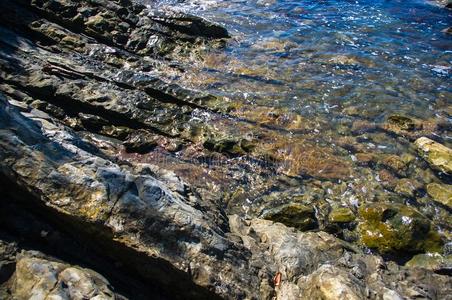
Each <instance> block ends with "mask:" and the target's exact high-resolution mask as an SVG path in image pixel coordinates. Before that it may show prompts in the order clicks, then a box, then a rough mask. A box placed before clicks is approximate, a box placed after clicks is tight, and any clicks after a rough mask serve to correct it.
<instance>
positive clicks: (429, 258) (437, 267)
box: [406, 253, 452, 273]
mask: <svg viewBox="0 0 452 300" xmlns="http://www.w3.org/2000/svg"><path fill="white" fill-rule="evenodd" d="M406 266H407V267H410V268H423V269H427V270H431V271H434V272H442V273H450V272H451V271H452V256H451V255H446V256H443V255H441V254H439V253H425V254H418V255H415V256H414V257H413V258H412V259H410V260H409V261H408V262H407V263H406Z"/></svg>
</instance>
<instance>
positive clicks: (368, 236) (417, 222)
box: [358, 203, 442, 253]
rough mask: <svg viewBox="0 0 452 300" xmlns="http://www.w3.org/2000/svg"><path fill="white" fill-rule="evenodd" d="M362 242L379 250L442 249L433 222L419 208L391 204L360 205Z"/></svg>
mask: <svg viewBox="0 0 452 300" xmlns="http://www.w3.org/2000/svg"><path fill="white" fill-rule="evenodd" d="M359 215H360V218H361V220H360V223H359V226H358V232H359V235H360V242H361V243H362V244H363V245H365V246H366V247H369V248H372V249H377V250H378V251H379V252H380V253H396V252H398V251H404V252H408V253H416V252H425V251H432V252H439V251H440V250H441V246H442V241H441V238H440V236H439V235H438V234H437V233H436V232H435V231H434V230H432V228H431V224H430V221H429V220H428V219H427V218H426V217H424V216H423V215H422V214H421V213H420V212H418V211H417V210H416V209H414V208H412V207H409V206H406V205H402V204H389V203H375V204H371V205H366V206H363V207H361V208H360V210H359Z"/></svg>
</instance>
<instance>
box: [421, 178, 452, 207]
mask: <svg viewBox="0 0 452 300" xmlns="http://www.w3.org/2000/svg"><path fill="white" fill-rule="evenodd" d="M427 193H428V194H429V195H430V197H432V198H433V200H435V201H436V202H439V203H441V204H443V205H446V206H447V207H449V208H452V185H449V184H439V183H430V184H429V185H427Z"/></svg>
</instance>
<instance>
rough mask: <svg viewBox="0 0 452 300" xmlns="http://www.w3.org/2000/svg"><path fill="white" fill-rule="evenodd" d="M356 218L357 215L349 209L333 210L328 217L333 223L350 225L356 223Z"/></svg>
mask: <svg viewBox="0 0 452 300" xmlns="http://www.w3.org/2000/svg"><path fill="white" fill-rule="evenodd" d="M355 218H356V217H355V214H354V213H353V211H352V210H351V209H350V208H348V207H339V208H336V209H333V210H332V211H331V213H330V214H329V216H328V220H329V221H330V222H332V223H349V222H352V221H354V220H355Z"/></svg>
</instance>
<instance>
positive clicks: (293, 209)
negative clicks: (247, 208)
mask: <svg viewBox="0 0 452 300" xmlns="http://www.w3.org/2000/svg"><path fill="white" fill-rule="evenodd" d="M262 218H264V219H266V220H271V221H274V222H279V223H283V224H284V225H286V226H290V227H295V228H297V229H299V230H302V231H305V230H310V229H314V228H316V227H317V220H316V218H315V211H314V209H313V208H312V207H309V206H306V205H302V204H299V203H291V204H286V205H282V206H279V207H277V208H273V209H270V210H268V211H266V212H264V213H263V214H262Z"/></svg>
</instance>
